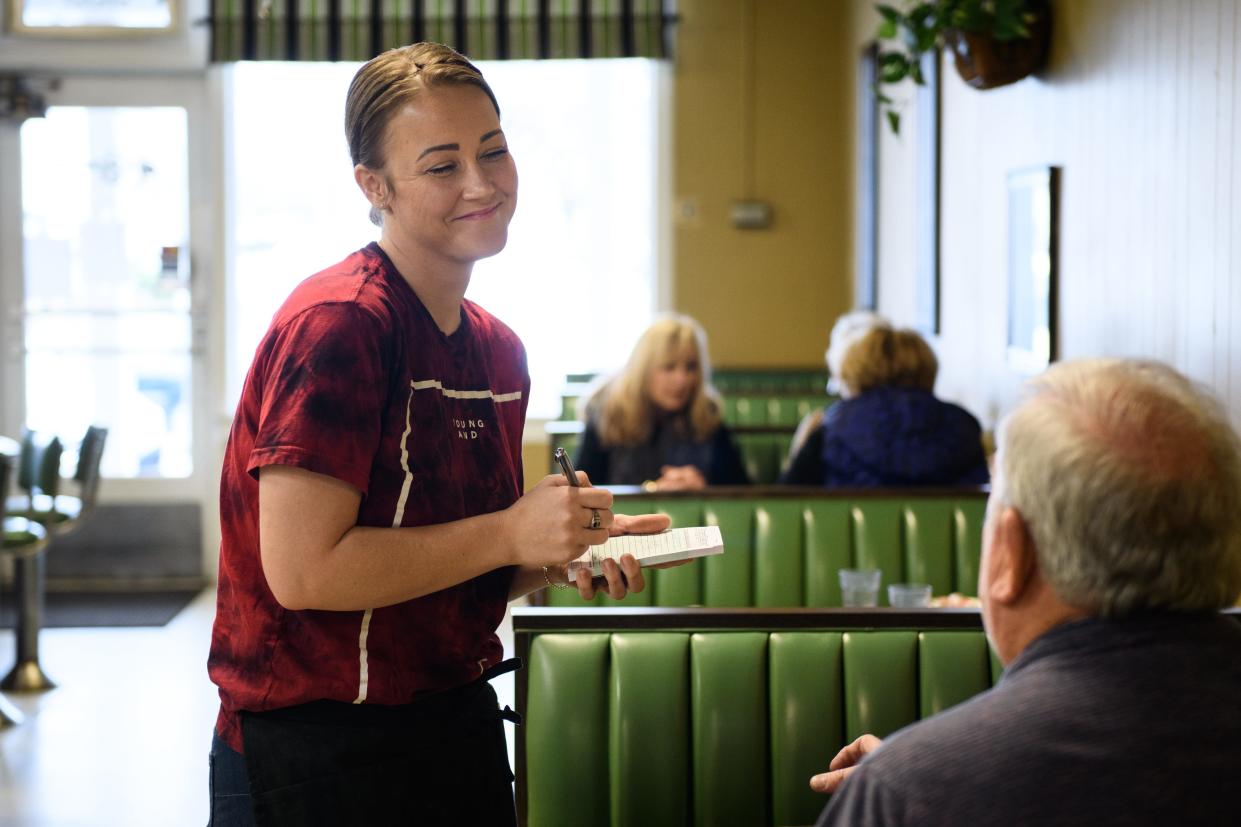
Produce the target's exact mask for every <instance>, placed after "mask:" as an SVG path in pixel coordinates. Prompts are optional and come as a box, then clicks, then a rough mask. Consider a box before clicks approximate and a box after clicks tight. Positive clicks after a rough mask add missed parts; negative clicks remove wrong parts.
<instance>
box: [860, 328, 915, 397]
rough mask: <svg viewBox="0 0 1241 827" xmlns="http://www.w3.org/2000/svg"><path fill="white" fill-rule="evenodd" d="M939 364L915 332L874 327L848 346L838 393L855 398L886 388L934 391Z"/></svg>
mask: <svg viewBox="0 0 1241 827" xmlns="http://www.w3.org/2000/svg"><path fill="white" fill-rule="evenodd" d="M937 373H939V360H938V359H936V358H935V351H933V350H931V346H930V345H928V344H927V343H926V340H925V339H923V338H922V337H921V336H919V335H918V333H917V331H914V330H908V329H896V328H893V327H892V326H891V325H887V324H877V325H875V326H874V327H872V328H871V329H870V330H868V331H867V332H866V333H865V334H863V335H862V337H861V338H860V339H858V340H857V341H855V342H854V343H853V344H851V345H850V346H849V349H848V350H847V351H846V352H845V356H844V359H843V360H842V361H841V365H840V382H841V389H842V391H843V392H844V395H845V396H857V395H858V394H860V393H865V392H866V391H868V390H870V389H871V388H879V387H883V386H885V385H897V386H902V387H913V388H921V389H922V390H926V391H929V390H933V389H934V388H935V375H936V374H937Z"/></svg>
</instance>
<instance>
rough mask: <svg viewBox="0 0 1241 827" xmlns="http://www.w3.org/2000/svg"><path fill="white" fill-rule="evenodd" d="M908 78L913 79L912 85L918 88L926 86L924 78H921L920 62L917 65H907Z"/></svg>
mask: <svg viewBox="0 0 1241 827" xmlns="http://www.w3.org/2000/svg"><path fill="white" fill-rule="evenodd" d="M909 76H910V77H911V78H913V81H914V83H916V84H918V85H919V86H926V78H924V77H923V76H922V63H921V61H919V62H918V63H910V64H909Z"/></svg>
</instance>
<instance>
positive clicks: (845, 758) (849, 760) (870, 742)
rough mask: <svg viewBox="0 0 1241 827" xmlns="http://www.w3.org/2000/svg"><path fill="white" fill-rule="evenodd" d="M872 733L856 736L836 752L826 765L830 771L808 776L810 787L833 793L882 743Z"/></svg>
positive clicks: (820, 791)
mask: <svg viewBox="0 0 1241 827" xmlns="http://www.w3.org/2000/svg"><path fill="white" fill-rule="evenodd" d="M882 743H883V742H882V741H880V740H879V739H878V738H876V737H875V736H873V735H870V734H867V735H863V736H862V737H860V738H858V739H857V740H856V741H854V742H853V743H852V744H850V745H849V746H847V747H845V748H844V749H842V750H841V751H840V752H838V753H836V757H835V758H833V759H832V763H831V764H829V765H828V769H829V770H830V772H824V773H819V774H818V775H812V776H810V789H812V790H814V791H815V792H817V793H834V792H836V790H838V789H839V788H840V785H841V784H843V783H845V779H846V778H848V777H849V776H850V775H852V774H853V770H854V769H856V768H857V765H858V764H859V763H860V762H861V760H862V759H863V758H865V757H866V756H867V755H869V754H870V753H872V752H874V751H875V749H876V748H877V747H878V746H879V745H880V744H882Z"/></svg>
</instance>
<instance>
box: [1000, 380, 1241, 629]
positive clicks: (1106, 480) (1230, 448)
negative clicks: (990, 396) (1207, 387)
mask: <svg viewBox="0 0 1241 827" xmlns="http://www.w3.org/2000/svg"><path fill="white" fill-rule="evenodd" d="M998 445H999V457H998V465H999V468H1000V480H998V481H997V483H998V484H997V486H996V491H995V492H994V493H993V496H997V497H998V498H999V500H1000V502H1003V503H1006V504H1008V505H1011V506H1012V507H1014V508H1015V509H1016V510H1017V511H1018V512H1020V514H1021V515H1022V517H1023V519H1024V520H1025V522H1026V525H1027V526H1028V527H1029V530H1030V533H1031V535H1032V536H1033V538H1034V543H1035V545H1036V547H1037V550H1038V561H1039V566H1040V568H1041V569H1042V574H1043V576H1044V577H1045V578H1046V579H1047V581H1048V583H1049V584H1050V585H1051V587H1052V589H1053V590H1054V591H1055V592H1056V594H1057V596H1059V597H1060V599H1061V600H1063V601H1065V602H1066V603H1069V604H1071V605H1074V606H1078V607H1080V608H1083V609H1087V610H1089V611H1091V612H1093V613H1094V614H1097V615H1099V616H1102V617H1112V618H1120V617H1126V616H1128V615H1132V614H1135V613H1137V612H1141V611H1145V610H1151V609H1163V610H1174V611H1187V612H1192V611H1203V612H1205V611H1214V610H1218V609H1221V608H1224V607H1226V606H1230V605H1232V604H1233V603H1234V601H1236V599H1237V596H1238V593H1241V440H1239V439H1238V436H1237V433H1236V431H1234V430H1233V428H1232V426H1231V425H1230V424H1229V422H1228V418H1227V415H1226V414H1225V413H1224V411H1223V409H1222V407H1221V406H1220V405H1219V403H1218V402H1216V401H1215V400H1214V399H1213V398H1212V397H1211V396H1209V395H1208V394H1207V393H1206V392H1205V391H1203V390H1200V389H1198V388H1196V387H1195V386H1194V385H1193V384H1192V383H1191V382H1190V381H1189V380H1188V379H1186V378H1185V377H1184V376H1182V375H1181V374H1179V373H1177V372H1176V371H1175V370H1173V369H1172V368H1170V367H1168V366H1166V365H1163V364H1160V363H1158V362H1150V361H1138V360H1120V359H1090V360H1080V361H1074V362H1065V363H1061V364H1058V365H1054V366H1052V367H1051V368H1050V369H1049V370H1047V371H1046V372H1045V373H1044V374H1043V375H1042V376H1040V377H1038V378H1036V379H1034V380H1032V381H1031V382H1030V383H1029V384H1028V385H1027V390H1026V393H1025V397H1024V399H1023V401H1022V403H1021V404H1020V405H1019V406H1018V407H1017V408H1016V409H1015V410H1014V411H1013V412H1012V413H1011V414H1009V416H1008V417H1006V418H1005V420H1004V421H1003V422H1002V423H1001V424H1000V428H999V437H998Z"/></svg>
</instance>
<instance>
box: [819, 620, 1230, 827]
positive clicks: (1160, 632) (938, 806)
mask: <svg viewBox="0 0 1241 827" xmlns="http://www.w3.org/2000/svg"><path fill="white" fill-rule="evenodd" d="M1239 785H1241V624H1238V623H1237V622H1236V619H1235V618H1231V617H1224V616H1187V615H1171V614H1169V615H1158V616H1149V617H1144V618H1141V619H1134V620H1127V621H1113V622H1109V621H1102V620H1097V619H1091V620H1083V621H1077V622H1074V623H1068V624H1065V625H1062V626H1058V627H1056V628H1054V629H1052V630H1050V631H1048V632H1047V633H1046V634H1044V635H1042V636H1041V637H1039V638H1038V639H1037V640H1035V641H1034V642H1033V643H1031V644H1030V645H1029V646H1027V647H1026V649H1025V651H1023V652H1022V653H1021V655H1020V656H1018V657H1017V658H1016V659H1015V660H1014V661H1013V662H1012V664H1010V665H1009V668H1008V670H1007V671H1006V672H1005V674H1004V677H1003V678H1002V679H1001V680H1000V682H999V683H998V684H997V685H996V686H995V687H994V688H993V689H991V690H990V691H988V692H984V693H983V694H981V695H979V696H977V697H975V698H973V699H971V700H969V701H967V702H965V703H963V704H961V705H959V706H956V707H953V708H952V709H950V710H947V711H945V712H944V713H942V714H940V715H936V716H934V717H932V718H928V719H927V720H925V721H921V722H919V723H917V724H913V725H911V726H909V727H907V728H905V729H903V730H901V731H900V732H897V733H895V734H894V735H892V736H891V737H890V738H888V739H886V740H885V741H884V743H883V745H882V746H881V747H880V748H879V749H877V750H876V751H875V752H873V753H871V755H869V756H868V757H867V758H866V760H864V761H863V762H862V764H861V765H860V766H859V767H858V769H857V771H856V772H854V773H853V774H852V775H851V776H850V778H849V780H848V781H846V782H845V784H844V786H843V787H841V789H840V791H839V792H837V793H836V795H835V796H833V797H832V800H831V802H830V803H829V804H828V807H827V809H826V810H824V812H823V814H822V815H821V816H820V817H819V821H818V824H819V825H835V824H844V825H868V824H875V825H896V824H911V825H913V824H916V825H936V824H944V825H949V824H951V825H970V827H977V825H985V824H1006V825H1007V824H1013V825H1024V824H1033V825H1040V827H1046V825H1061V824H1090V825H1100V824H1236V823H1239V820H1241V797H1238V786H1239Z"/></svg>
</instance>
